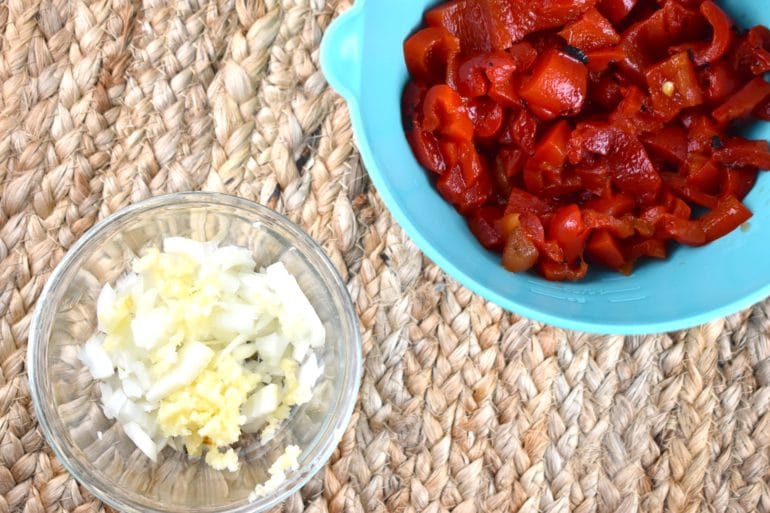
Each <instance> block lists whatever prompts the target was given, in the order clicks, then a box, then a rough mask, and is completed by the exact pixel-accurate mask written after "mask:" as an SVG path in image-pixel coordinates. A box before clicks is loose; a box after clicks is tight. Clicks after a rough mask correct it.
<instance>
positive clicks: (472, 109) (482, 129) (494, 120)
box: [468, 97, 505, 139]
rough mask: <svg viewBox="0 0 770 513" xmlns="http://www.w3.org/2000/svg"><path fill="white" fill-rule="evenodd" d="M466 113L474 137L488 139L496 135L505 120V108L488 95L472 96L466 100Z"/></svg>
mask: <svg viewBox="0 0 770 513" xmlns="http://www.w3.org/2000/svg"><path fill="white" fill-rule="evenodd" d="M468 115H469V116H470V118H471V121H472V122H473V126H474V130H475V132H474V133H475V134H476V137H478V138H479V139H489V138H491V137H494V136H495V135H497V133H498V132H500V130H501V129H502V127H503V122H504V121H505V110H504V109H503V107H501V106H500V104H499V103H497V102H495V101H493V100H492V99H491V98H488V97H481V98H474V99H473V100H470V101H469V102H468Z"/></svg>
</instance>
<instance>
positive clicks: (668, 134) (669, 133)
mask: <svg viewBox="0 0 770 513" xmlns="http://www.w3.org/2000/svg"><path fill="white" fill-rule="evenodd" d="M641 140H642V142H643V143H644V146H645V148H647V149H648V150H649V151H650V152H651V153H654V154H656V155H659V156H661V157H662V158H664V159H665V160H667V161H668V162H672V163H673V164H676V165H682V164H683V163H684V162H685V160H687V153H688V152H687V132H686V131H685V129H684V128H682V127H681V126H677V125H669V126H667V127H664V128H663V129H662V130H658V131H655V132H650V133H648V134H646V135H644V136H642V138H641Z"/></svg>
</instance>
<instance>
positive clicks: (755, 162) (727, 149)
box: [714, 138, 770, 170]
mask: <svg viewBox="0 0 770 513" xmlns="http://www.w3.org/2000/svg"><path fill="white" fill-rule="evenodd" d="M714 158H715V159H717V160H718V161H719V162H721V163H723V164H724V165H726V166H748V167H753V168H755V169H764V170H770V145H769V144H768V142H767V141H747V140H746V139H739V138H734V139H730V140H729V141H728V142H727V143H725V145H724V148H720V149H718V150H716V151H715V152H714Z"/></svg>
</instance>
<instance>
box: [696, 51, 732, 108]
mask: <svg viewBox="0 0 770 513" xmlns="http://www.w3.org/2000/svg"><path fill="white" fill-rule="evenodd" d="M699 74H700V79H701V83H702V84H705V89H704V91H703V92H704V93H705V95H706V101H708V102H709V103H721V102H723V101H725V100H726V99H727V98H729V97H730V95H732V94H733V93H735V91H737V90H738V89H739V88H740V87H741V85H743V82H742V81H741V80H740V79H739V78H740V77H738V74H737V73H736V72H735V69H734V68H733V66H732V64H730V62H728V61H727V60H721V61H718V62H713V63H711V65H709V66H707V67H704V68H703V69H702V70H700V71H699Z"/></svg>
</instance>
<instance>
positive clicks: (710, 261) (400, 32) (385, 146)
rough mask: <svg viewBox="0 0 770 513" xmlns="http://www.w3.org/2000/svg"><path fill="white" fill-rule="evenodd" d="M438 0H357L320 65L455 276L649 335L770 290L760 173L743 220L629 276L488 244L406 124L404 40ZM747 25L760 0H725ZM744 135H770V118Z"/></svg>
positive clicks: (390, 188) (406, 209) (553, 317)
mask: <svg viewBox="0 0 770 513" xmlns="http://www.w3.org/2000/svg"><path fill="white" fill-rule="evenodd" d="M435 3H436V2H435V0H358V1H357V2H356V4H355V5H354V7H353V8H352V9H350V10H349V11H347V12H345V13H344V14H342V15H341V16H340V17H339V18H338V19H336V20H335V21H334V22H333V23H332V24H331V26H330V27H329V29H328V30H327V32H326V35H325V37H324V40H323V42H322V43H321V66H322V68H323V71H324V73H325V75H326V78H327V79H328V81H329V83H330V84H331V86H332V87H333V88H334V89H335V90H337V91H338V92H339V93H340V94H341V95H342V96H343V97H344V98H345V100H347V102H348V105H349V107H350V115H351V118H352V122H353V131H354V134H355V137H356V142H357V144H358V148H359V150H360V151H361V155H362V157H363V160H364V163H365V165H366V168H367V170H368V172H369V176H370V177H371V178H372V181H373V182H374V185H375V186H376V187H377V190H378V191H379V193H380V195H381V196H382V198H383V200H384V201H385V204H386V205H387V206H388V208H389V209H390V211H391V213H392V214H393V216H394V217H395V219H396V221H397V222H398V223H399V224H400V225H401V226H402V227H403V228H404V230H405V231H406V233H407V234H408V235H409V236H410V237H411V238H412V239H413V240H414V241H415V242H416V243H417V245H418V246H419V247H420V248H421V249H422V250H423V251H424V252H425V254H426V255H427V256H428V257H429V258H430V259H431V260H433V261H434V262H436V264H438V265H439V266H440V267H441V268H442V269H444V270H445V271H446V272H447V273H448V274H449V275H450V276H452V277H453V278H454V279H456V280H457V281H459V282H460V283H462V284H463V285H465V286H466V287H468V288H469V289H471V290H472V291H474V292H475V293H477V294H479V295H481V296H483V297H485V298H486V299H488V300H490V301H492V302H494V303H497V304H498V305H500V306H502V307H503V308H506V309H508V310H510V311H512V312H515V313H517V314H520V315H523V316H526V317H529V318H531V319H535V320H537V321H541V322H545V323H549V324H553V325H556V326H560V327H564V328H569V329H576V330H582V331H589V332H595V333H613V334H641V333H653V332H664V331H673V330H677V329H683V328H687V327H691V326H695V325H698V324H702V323H705V322H707V321H709V320H712V319H715V318H718V317H723V316H725V315H729V314H731V313H734V312H737V311H738V310H741V309H744V308H747V307H749V306H751V305H752V304H754V303H756V302H759V301H761V300H763V299H765V298H766V297H767V296H768V295H770V254H769V253H770V219H768V217H770V194H768V191H767V188H768V183H770V182H769V181H768V177H767V176H765V175H763V176H761V178H760V180H759V182H758V183H757V185H756V186H755V188H754V190H753V191H752V192H751V194H750V195H749V196H748V198H747V200H746V203H747V205H748V207H749V208H751V210H752V211H753V212H754V217H753V218H752V219H751V221H750V222H749V223H748V228H747V229H741V230H736V231H735V232H734V233H731V234H730V235H728V236H727V237H724V238H722V239H720V240H718V241H716V242H714V243H713V244H710V245H708V246H706V247H703V248H685V247H680V248H677V249H676V250H675V251H674V252H673V253H672V254H671V255H670V256H669V258H668V259H666V260H665V261H645V262H644V263H643V264H641V265H640V266H639V267H638V268H637V269H636V270H635V271H634V273H633V274H632V275H631V276H628V277H626V276H622V275H619V274H617V273H611V272H605V271H596V270H594V271H592V272H590V273H589V275H588V276H587V277H586V279H584V280H583V281H581V282H578V283H552V282H548V281H546V280H543V279H541V278H539V277H538V276H535V275H534V274H512V273H509V272H507V271H505V270H504V269H503V268H502V267H501V266H500V259H499V257H498V255H495V254H493V253H490V252H488V251H486V250H485V249H483V248H482V247H481V246H480V245H479V244H478V243H477V242H476V240H475V238H474V237H473V235H472V234H471V233H470V231H469V230H468V227H467V225H466V223H465V221H464V220H463V218H462V217H461V216H460V215H459V214H457V213H456V212H455V211H454V209H453V208H452V207H451V206H449V204H447V203H446V202H445V201H444V200H443V199H442V198H441V197H440V196H439V194H438V193H437V192H436V190H435V189H434V187H433V186H432V184H431V183H430V181H429V179H428V176H427V174H426V172H425V171H424V170H423V169H422V168H421V167H420V166H419V164H418V163H417V161H416V160H415V158H414V156H413V155H412V152H411V150H410V148H409V145H408V144H407V142H406V139H405V137H404V132H403V129H402V126H401V113H400V98H401V92H402V89H403V87H404V84H405V83H406V80H407V70H406V65H405V64H404V58H403V51H402V45H403V42H404V40H405V39H406V38H407V36H408V35H409V34H410V33H411V32H413V31H414V30H415V28H417V27H418V26H419V25H420V24H421V22H422V15H423V13H424V12H425V10H426V9H427V8H428V7H430V6H431V5H434V4H435ZM721 4H722V5H723V6H724V7H725V9H726V10H727V11H728V12H729V13H730V14H731V15H732V16H733V19H734V20H735V21H736V22H737V23H738V24H739V25H740V26H742V27H749V26H752V25H756V24H758V23H762V24H765V25H770V9H768V8H767V5H766V2H765V1H764V0H753V1H752V0H726V1H724V2H722V3H721ZM747 136H748V137H752V138H755V139H760V138H762V139H767V138H768V137H770V125H768V124H765V123H761V124H757V125H756V126H754V127H753V128H752V129H751V130H750V131H749V133H748V134H747Z"/></svg>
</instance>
